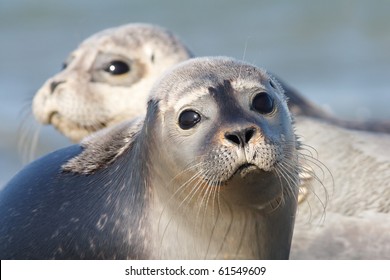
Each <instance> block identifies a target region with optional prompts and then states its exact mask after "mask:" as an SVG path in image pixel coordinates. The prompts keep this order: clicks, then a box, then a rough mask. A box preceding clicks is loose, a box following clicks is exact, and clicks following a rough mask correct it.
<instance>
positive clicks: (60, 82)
mask: <svg viewBox="0 0 390 280" xmlns="http://www.w3.org/2000/svg"><path fill="white" fill-rule="evenodd" d="M62 83H65V81H53V82H51V84H50V92H51V93H53V92H54V91H55V89H56V87H57V86H58V85H60V84H62Z"/></svg>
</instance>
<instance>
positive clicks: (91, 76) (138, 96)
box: [32, 23, 192, 142]
mask: <svg viewBox="0 0 390 280" xmlns="http://www.w3.org/2000/svg"><path fill="white" fill-rule="evenodd" d="M190 57H192V54H191V52H190V50H189V49H188V48H187V47H186V46H185V45H184V44H183V43H182V42H181V41H180V40H179V39H178V38H177V37H176V36H175V35H173V34H172V33H171V32H170V31H168V30H167V29H164V28H162V27H159V26H156V25H151V24H144V23H133V24H127V25H122V26H119V27H114V28H109V29H106V30H103V31H100V32H98V33H96V34H94V35H92V36H90V37H89V38H87V39H86V40H84V41H83V42H82V43H81V44H80V45H79V46H78V48H77V49H76V50H74V51H73V52H72V53H71V54H70V56H69V58H68V59H67V61H66V62H65V63H64V67H63V70H62V71H61V72H59V73H58V74H56V75H55V76H53V77H51V78H49V79H48V80H47V81H46V82H45V83H44V84H43V86H42V87H41V88H40V89H39V90H38V92H37V93H36V94H35V96H34V99H33V102H32V111H33V114H34V116H35V118H36V119H37V120H38V121H39V122H40V123H42V124H51V125H53V126H54V127H55V128H56V129H58V130H59V131H60V132H61V133H63V134H64V135H65V136H67V137H68V138H70V139H71V140H72V141H75V142H78V141H80V140H81V139H82V138H84V137H85V136H87V135H89V134H91V133H93V132H95V131H97V130H100V129H102V128H105V127H108V126H113V125H115V124H118V123H120V122H122V121H123V120H127V119H131V118H134V117H136V116H138V115H140V114H144V113H145V110H146V100H147V96H148V92H149V91H150V88H151V86H152V84H153V83H154V82H155V81H156V80H157V78H158V77H159V76H160V75H161V74H162V73H163V72H164V71H165V70H166V69H167V68H169V67H170V66H172V65H175V64H177V63H178V62H181V61H183V60H185V59H188V58H190Z"/></svg>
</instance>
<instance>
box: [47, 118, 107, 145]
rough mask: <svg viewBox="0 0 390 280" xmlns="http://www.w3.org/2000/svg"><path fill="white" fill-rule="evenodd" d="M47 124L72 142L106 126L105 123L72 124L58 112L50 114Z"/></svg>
mask: <svg viewBox="0 0 390 280" xmlns="http://www.w3.org/2000/svg"><path fill="white" fill-rule="evenodd" d="M48 124H51V125H53V126H54V127H55V128H56V129H57V130H59V131H60V132H62V133H63V134H64V135H66V136H67V137H69V138H71V139H72V140H73V141H79V140H80V139H82V138H83V137H85V136H87V135H88V134H91V133H93V132H96V131H98V130H100V129H103V128H105V127H107V126H108V124H107V122H96V123H95V124H90V125H85V124H81V123H77V122H73V121H71V120H69V119H67V118H64V117H63V116H62V115H61V114H60V113H59V112H58V111H54V112H52V113H51V114H50V116H49V121H48Z"/></svg>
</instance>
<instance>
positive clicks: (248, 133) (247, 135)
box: [245, 128, 255, 144]
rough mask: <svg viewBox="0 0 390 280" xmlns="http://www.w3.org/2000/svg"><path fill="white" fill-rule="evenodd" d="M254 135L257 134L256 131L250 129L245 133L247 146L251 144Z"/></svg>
mask: <svg viewBox="0 0 390 280" xmlns="http://www.w3.org/2000/svg"><path fill="white" fill-rule="evenodd" d="M253 134H255V130H254V129H253V128H249V129H247V130H246V131H245V144H247V143H249V141H250V140H251V138H252V137H253Z"/></svg>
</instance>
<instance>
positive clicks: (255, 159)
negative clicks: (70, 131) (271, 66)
mask: <svg viewBox="0 0 390 280" xmlns="http://www.w3.org/2000/svg"><path fill="white" fill-rule="evenodd" d="M299 147H300V144H299V142H298V140H297V139H296V136H295V134H294V128H293V124H292V119H291V115H290V113H289V110H288V107H287V103H286V98H285V96H284V95H283V89H282V88H281V86H280V85H279V84H278V83H277V81H274V80H273V79H272V78H271V77H270V76H269V75H268V74H267V73H266V72H265V71H263V70H261V69H259V68H257V67H255V66H253V65H250V64H247V63H244V62H240V61H236V60H234V59H230V58H196V59H191V60H188V61H186V62H183V63H181V64H179V65H178V66H176V67H174V68H173V69H171V70H170V71H168V73H166V74H164V75H163V77H162V78H161V80H159V81H158V82H157V83H156V84H155V86H154V87H153V89H152V91H151V94H150V97H149V101H148V107H147V113H146V116H145V118H141V120H134V121H132V123H129V124H128V125H121V126H120V127H116V128H115V129H113V130H111V131H109V132H108V133H102V134H101V135H100V136H95V137H92V138H91V139H90V141H89V145H87V146H80V145H78V144H77V145H73V146H70V147H68V148H64V149H62V150H59V151H56V152H53V153H51V154H49V155H47V156H45V157H43V158H41V159H39V160H37V161H35V162H33V163H31V164H30V165H29V166H27V167H26V168H25V169H24V170H22V171H21V172H20V173H19V174H17V175H16V176H15V177H14V178H13V179H12V180H11V181H10V182H9V184H8V185H7V186H6V187H5V189H4V190H3V191H2V193H1V194H0V211H1V213H2V215H1V216H0V223H1V225H2V227H1V228H0V257H1V258H2V259H9V258H17V259H20V258H28V259H36V258H38V259H51V258H59V259H95V258H107V259H225V258H227V259H238V258H241V259H287V258H288V256H289V251H290V242H291V238H292V232H293V225H294V217H295V211H296V204H297V198H296V196H297V190H298V181H299V179H298V172H299V169H300V166H299Z"/></svg>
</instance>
